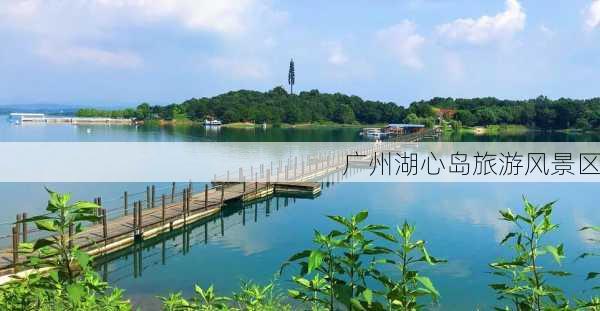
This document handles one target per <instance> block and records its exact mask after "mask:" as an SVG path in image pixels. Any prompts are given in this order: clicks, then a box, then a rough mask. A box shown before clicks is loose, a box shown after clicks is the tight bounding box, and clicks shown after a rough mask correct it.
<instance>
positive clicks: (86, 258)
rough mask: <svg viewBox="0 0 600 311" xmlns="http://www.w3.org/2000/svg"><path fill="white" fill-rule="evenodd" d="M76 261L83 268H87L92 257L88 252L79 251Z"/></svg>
mask: <svg viewBox="0 0 600 311" xmlns="http://www.w3.org/2000/svg"><path fill="white" fill-rule="evenodd" d="M75 259H77V263H79V266H80V267H81V268H85V267H87V266H88V264H89V262H90V260H91V257H90V255H88V254H87V253H86V252H84V251H80V250H77V251H76V252H75Z"/></svg>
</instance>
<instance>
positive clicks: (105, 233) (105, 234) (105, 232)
mask: <svg viewBox="0 0 600 311" xmlns="http://www.w3.org/2000/svg"><path fill="white" fill-rule="evenodd" d="M101 211H102V237H103V238H104V246H106V244H108V226H107V225H106V209H105V208H103V209H101Z"/></svg>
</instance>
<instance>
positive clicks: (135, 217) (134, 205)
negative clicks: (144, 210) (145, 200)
mask: <svg viewBox="0 0 600 311" xmlns="http://www.w3.org/2000/svg"><path fill="white" fill-rule="evenodd" d="M137 209H138V206H137V202H133V236H136V235H137V225H138V221H137V217H138V211H137Z"/></svg>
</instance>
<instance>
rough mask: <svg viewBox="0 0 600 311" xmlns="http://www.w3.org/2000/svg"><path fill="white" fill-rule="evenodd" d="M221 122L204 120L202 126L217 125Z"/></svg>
mask: <svg viewBox="0 0 600 311" xmlns="http://www.w3.org/2000/svg"><path fill="white" fill-rule="evenodd" d="M222 124H223V123H222V122H221V121H220V120H208V119H207V120H204V126H219V125H222Z"/></svg>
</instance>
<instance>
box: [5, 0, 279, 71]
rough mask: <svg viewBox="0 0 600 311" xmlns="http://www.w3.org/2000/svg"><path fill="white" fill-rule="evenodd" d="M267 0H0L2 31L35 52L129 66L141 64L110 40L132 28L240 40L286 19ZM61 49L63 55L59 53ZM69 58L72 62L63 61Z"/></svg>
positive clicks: (51, 57) (59, 58) (57, 59)
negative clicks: (161, 27)
mask: <svg viewBox="0 0 600 311" xmlns="http://www.w3.org/2000/svg"><path fill="white" fill-rule="evenodd" d="M265 1H266V0H219V1H212V0H69V1H62V0H11V1H0V31H6V30H8V31H13V32H16V33H18V34H19V35H20V36H21V37H22V38H23V41H26V42H28V43H30V44H31V43H32V44H33V49H34V50H37V51H36V53H37V54H38V55H40V56H42V57H44V59H47V60H50V61H52V62H54V63H64V64H69V63H74V62H75V61H77V62H93V63H96V64H100V65H110V66H116V67H124V68H125V67H126V68H131V67H136V66H138V65H140V64H141V63H142V62H141V58H140V56H136V55H135V54H134V52H131V51H127V50H129V49H128V48H127V46H121V47H115V44H112V43H113V42H114V41H115V40H114V39H115V38H119V37H123V36H127V35H130V34H131V33H134V32H132V31H130V30H132V29H135V28H140V27H152V26H153V25H158V24H163V25H171V26H175V27H180V28H181V29H183V30H186V31H190V32H205V33H211V34H214V35H216V36H217V37H218V38H222V39H226V40H229V39H234V40H238V39H239V40H244V39H245V38H246V37H248V34H249V33H251V32H253V31H255V30H256V29H263V28H264V27H268V26H265V25H270V23H272V22H278V21H280V20H281V19H282V18H285V13H281V12H279V11H275V10H273V9H271V8H270V7H269V6H268V5H267V4H266V3H265ZM123 30H126V31H123ZM138 31H143V30H141V29H140V30H138ZM48 42H51V43H52V45H51V46H50V47H48V46H47V43H48ZM120 42H130V41H129V40H128V41H123V40H121V41H120ZM125 44H127V43H125ZM60 50H62V53H64V54H65V56H61V55H57V54H60V52H61V51H60ZM67 56H71V57H73V58H74V60H75V61H67V60H68V59H67ZM131 64H133V66H132V65H131Z"/></svg>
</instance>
